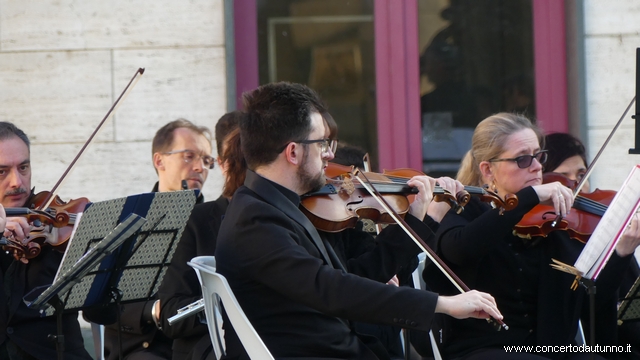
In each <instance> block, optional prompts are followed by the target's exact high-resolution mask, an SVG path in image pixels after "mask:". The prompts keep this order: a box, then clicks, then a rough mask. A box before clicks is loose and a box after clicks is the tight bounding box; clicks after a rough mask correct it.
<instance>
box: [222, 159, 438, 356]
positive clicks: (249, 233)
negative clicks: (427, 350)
mask: <svg viewBox="0 0 640 360" xmlns="http://www.w3.org/2000/svg"><path fill="white" fill-rule="evenodd" d="M299 202H300V198H299V196H298V195H296V194H295V193H294V192H292V191H290V190H288V189H286V188H284V187H282V186H280V185H278V184H276V183H274V182H271V181H269V180H267V179H265V178H262V177H261V176H259V175H257V174H256V173H254V172H252V171H247V177H246V180H245V185H244V186H242V187H240V188H239V189H238V190H237V191H236V193H235V194H234V196H233V199H232V200H231V203H230V204H229V208H228V209H227V213H226V215H225V218H224V220H223V221H222V226H221V228H220V233H219V234H218V245H217V248H216V253H215V256H216V265H217V270H218V272H219V273H220V274H222V275H223V276H225V277H226V278H227V280H228V282H229V285H230V286H231V288H232V289H233V292H234V294H235V296H236V298H237V300H238V302H239V304H240V306H241V307H242V309H243V310H244V312H245V314H246V315H247V317H248V318H249V320H250V321H251V323H252V325H253V327H254V328H255V329H256V331H257V332H258V334H259V335H260V337H261V338H262V340H263V341H264V343H265V344H266V346H267V348H268V349H269V350H270V351H271V353H272V354H273V355H274V357H276V358H281V357H283V358H286V357H316V358H325V359H328V358H342V359H346V358H349V359H376V358H377V357H376V356H375V355H373V353H372V352H371V351H370V350H369V349H368V348H367V347H365V346H364V344H363V342H362V341H361V340H360V339H358V337H356V335H355V334H354V333H353V332H352V330H351V329H350V328H349V323H348V321H347V320H346V319H349V320H354V321H363V322H371V323H380V324H385V325H400V324H402V326H405V327H408V328H413V329H419V330H424V331H427V330H428V329H429V327H430V324H431V319H432V317H433V314H434V310H435V306H436V302H437V298H438V297H437V295H436V294H433V293H430V292H426V291H417V290H414V289H410V288H406V287H400V288H398V287H395V286H389V285H386V284H384V283H385V282H386V281H388V280H389V279H390V278H391V277H392V276H393V275H394V274H396V273H397V272H398V271H399V270H400V268H401V265H402V264H405V263H406V262H407V261H409V259H411V258H413V257H414V256H416V255H417V254H418V252H419V249H418V247H417V246H415V245H414V244H413V243H411V244H409V243H408V242H405V241H403V242H402V243H404V245H405V246H404V247H402V246H397V249H396V250H397V251H395V252H394V253H383V252H382V251H381V249H377V250H376V251H374V252H372V253H367V254H365V255H363V256H361V257H359V258H357V259H351V260H349V261H348V262H347V263H348V266H347V267H348V268H349V270H352V271H354V273H355V274H349V273H347V272H346V271H345V270H344V269H343V266H342V264H341V261H340V259H339V258H338V256H337V255H336V254H335V252H334V251H333V248H332V247H331V246H330V245H329V244H328V243H327V242H326V241H323V240H322V239H321V238H320V236H319V235H318V233H317V231H316V230H315V228H314V227H313V225H312V224H311V222H310V221H309V220H308V219H307V218H306V217H305V216H304V215H303V214H302V212H301V211H300V210H299V209H298V205H299ZM407 222H408V223H409V224H410V226H411V227H412V228H414V229H415V230H416V231H417V232H418V234H419V235H420V236H422V237H428V236H430V233H429V231H428V230H427V229H426V227H427V226H426V225H425V224H424V223H422V222H421V221H420V220H418V219H416V218H414V217H412V216H410V215H409V216H407ZM388 231H389V232H395V235H396V236H398V237H399V236H406V235H404V234H403V235H400V232H401V230H400V229H398V228H397V227H395V226H394V227H388ZM363 277H367V278H369V279H365V278H363ZM370 279H371V280H370ZM372 280H373V281H372ZM225 330H226V332H225V341H226V345H227V354H228V358H240V359H246V358H247V356H246V353H244V352H243V350H242V345H241V344H240V343H239V341H238V339H237V336H235V333H233V329H230V328H229V327H226V329H225Z"/></svg>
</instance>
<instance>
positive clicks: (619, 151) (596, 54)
mask: <svg viewBox="0 0 640 360" xmlns="http://www.w3.org/2000/svg"><path fill="white" fill-rule="evenodd" d="M584 11H585V13H584V22H585V60H586V61H585V68H586V69H585V70H586V84H587V89H586V96H587V99H586V100H587V119H586V121H585V122H584V123H585V124H586V125H587V129H588V131H587V133H588V143H589V144H588V145H589V148H588V152H589V157H590V159H593V157H594V156H595V154H596V153H597V152H598V150H599V149H600V146H601V145H602V144H603V143H604V141H605V140H606V138H607V136H608V135H609V133H610V132H611V130H612V128H613V126H614V125H615V123H616V122H617V121H618V119H619V118H620V116H621V115H622V113H623V112H624V109H625V108H626V107H627V105H628V104H629V102H630V101H631V99H632V98H633V97H634V95H635V76H636V69H635V67H636V48H638V47H640V26H638V20H639V19H640V2H638V1H635V0H616V1H600V0H586V1H585V2H584ZM634 112H635V107H633V108H632V109H631V111H630V113H629V115H627V117H626V118H625V119H624V120H623V122H622V125H621V126H620V128H619V129H618V130H617V132H616V134H615V135H614V137H613V138H612V140H611V143H610V144H609V146H608V147H607V149H606V150H605V151H604V153H603V154H602V156H601V159H600V160H599V162H598V165H597V167H596V168H595V169H594V173H593V175H592V178H591V183H592V188H593V187H594V186H597V187H599V188H601V189H612V190H618V189H619V188H620V186H621V185H622V183H623V181H624V180H625V179H626V177H627V175H628V174H629V172H630V171H631V168H632V167H633V166H634V165H636V164H640V155H630V154H629V153H628V151H629V148H632V147H634V146H635V139H634V131H635V121H634V120H633V119H631V115H632V114H633V113H634Z"/></svg>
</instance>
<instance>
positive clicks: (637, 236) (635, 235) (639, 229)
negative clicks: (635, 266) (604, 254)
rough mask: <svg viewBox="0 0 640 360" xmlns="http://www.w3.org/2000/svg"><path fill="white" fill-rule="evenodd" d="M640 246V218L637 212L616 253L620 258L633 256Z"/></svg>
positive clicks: (619, 242)
mask: <svg viewBox="0 0 640 360" xmlns="http://www.w3.org/2000/svg"><path fill="white" fill-rule="evenodd" d="M638 245H640V216H639V215H638V213H637V212H636V213H635V214H634V215H633V217H632V218H631V222H630V223H629V226H628V227H627V228H626V229H625V231H624V233H623V234H622V237H621V238H620V241H618V244H616V252H617V253H618V255H619V256H621V257H625V256H628V255H631V254H633V252H634V251H635V250H636V248H637V247H638Z"/></svg>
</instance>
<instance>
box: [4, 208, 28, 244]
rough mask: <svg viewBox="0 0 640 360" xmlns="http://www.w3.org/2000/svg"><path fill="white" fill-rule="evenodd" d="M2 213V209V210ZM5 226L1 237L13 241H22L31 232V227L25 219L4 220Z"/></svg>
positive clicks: (12, 218)
mask: <svg viewBox="0 0 640 360" xmlns="http://www.w3.org/2000/svg"><path fill="white" fill-rule="evenodd" d="M2 212H3V213H4V208H3V209H2ZM5 220H6V222H5V226H4V232H3V235H4V237H6V238H13V239H15V240H23V239H25V238H26V237H27V236H29V233H30V231H31V225H29V222H28V221H27V219H26V218H23V217H10V218H5Z"/></svg>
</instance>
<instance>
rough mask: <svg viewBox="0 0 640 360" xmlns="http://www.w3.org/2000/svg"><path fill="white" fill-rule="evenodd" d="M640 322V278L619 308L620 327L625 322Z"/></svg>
mask: <svg viewBox="0 0 640 360" xmlns="http://www.w3.org/2000/svg"><path fill="white" fill-rule="evenodd" d="M634 261H635V260H634ZM638 320H640V277H639V278H637V279H636V281H635V282H634V283H633V286H632V287H631V289H629V292H627V295H625V297H624V298H623V299H622V301H621V302H620V305H619V306H618V325H620V324H622V322H624V321H638Z"/></svg>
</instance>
